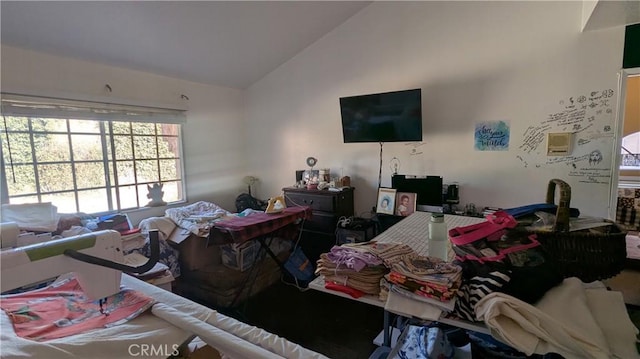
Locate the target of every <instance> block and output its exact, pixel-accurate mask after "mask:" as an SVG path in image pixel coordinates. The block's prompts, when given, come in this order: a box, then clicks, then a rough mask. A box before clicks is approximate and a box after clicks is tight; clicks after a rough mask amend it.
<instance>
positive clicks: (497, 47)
mask: <svg viewBox="0 0 640 359" xmlns="http://www.w3.org/2000/svg"><path fill="white" fill-rule="evenodd" d="M581 22H582V3H581V2H431V1H427V2H374V3H372V4H371V5H369V6H368V7H366V8H364V9H363V10H362V11H361V12H359V13H358V14H356V15H355V16H354V17H352V18H351V19H349V20H348V21H347V22H345V23H344V24H342V25H341V26H340V27H338V28H336V29H335V30H334V31H332V32H331V33H329V34H328V35H326V36H325V37H324V38H322V39H321V40H319V41H317V42H316V43H315V44H313V45H312V46H310V47H308V48H307V49H305V50H304V51H303V52H301V53H300V54H298V55H297V56H296V57H294V58H293V59H291V60H290V61H288V62H287V63H285V64H284V65H282V66H280V67H279V68H278V69H276V70H275V71H273V72H272V73H270V74H269V75H268V76H266V77H265V78H264V79H262V80H261V81H259V82H257V83H256V84H254V85H253V86H252V87H250V88H249V89H248V90H247V93H246V105H245V111H246V120H247V123H248V124H250V125H249V126H248V127H247V131H248V139H249V140H248V143H247V146H249V147H248V151H249V152H248V155H249V159H248V161H249V167H248V168H251V170H252V171H253V172H255V173H254V174H256V175H258V176H260V177H261V178H262V179H263V183H262V187H261V193H264V194H265V195H264V196H265V197H266V196H269V195H270V194H276V193H279V192H280V189H281V188H282V187H283V186H288V185H291V184H293V183H294V180H295V177H294V171H295V170H296V169H304V168H305V167H306V165H305V158H306V157H308V156H314V157H317V158H318V160H319V161H318V165H317V167H316V168H325V167H329V168H331V171H332V172H333V173H335V172H338V173H339V174H343V175H349V176H351V179H352V184H353V185H354V186H355V187H356V192H355V193H356V212H357V213H358V214H361V213H363V212H368V211H370V209H371V207H372V206H374V205H375V196H376V188H377V182H378V167H379V164H378V162H379V159H378V155H379V145H378V144H344V143H343V141H342V132H341V131H342V130H341V125H340V111H339V104H338V98H339V97H342V96H351V95H359V94H367V93H376V92H385V91H393V90H403V89H409V88H418V87H419V88H422V96H423V127H424V131H423V132H424V136H423V137H424V141H423V143H422V144H421V145H420V146H414V145H412V144H404V143H400V144H397V143H395V144H394V143H389V144H385V145H384V158H383V166H382V171H383V181H382V185H383V186H390V175H391V174H390V172H391V171H390V169H389V161H390V159H391V158H392V157H394V156H396V157H398V158H399V159H400V161H401V168H400V173H403V174H413V175H426V174H429V175H441V176H443V177H444V180H445V182H451V181H457V182H459V183H460V186H461V189H460V195H461V204H463V205H464V204H465V203H469V202H472V203H475V204H476V205H477V206H485V205H494V206H502V207H512V206H518V205H523V204H529V203H536V202H544V198H545V193H546V186H547V183H548V181H549V179H551V178H554V177H559V178H562V179H564V180H567V181H568V182H569V183H570V184H571V186H572V189H573V201H572V206H575V207H578V208H580V209H581V210H582V212H583V213H584V214H592V215H599V216H607V207H608V201H609V191H610V175H611V158H610V157H611V154H612V148H613V141H612V136H613V135H612V134H613V133H614V132H615V131H614V129H606V126H613V124H614V122H615V121H614V117H615V113H616V107H615V106H616V104H615V101H616V99H617V90H618V82H617V81H618V80H617V73H618V71H619V70H620V68H621V63H622V52H623V41H624V28H623V27H618V28H613V29H608V30H600V31H593V32H585V33H582V32H581V31H580V29H581ZM609 89H612V90H614V95H613V97H611V98H609V100H610V104H609V107H600V108H599V109H601V110H603V111H602V112H601V113H599V114H597V115H595V113H594V114H593V116H594V118H593V119H589V117H590V116H591V112H590V111H591V109H590V108H589V109H588V112H587V114H586V116H584V118H583V119H582V120H581V121H580V125H581V126H582V128H583V129H584V128H585V127H587V130H584V131H581V132H580V133H578V135H577V140H580V141H579V143H578V141H577V140H576V143H575V149H574V150H573V152H572V154H571V157H564V158H561V161H560V163H556V164H553V163H547V162H548V160H549V158H547V156H546V152H544V151H543V150H544V148H543V147H544V143H542V144H540V146H539V148H537V149H536V150H534V151H533V152H532V153H525V152H524V151H523V150H522V149H520V148H519V146H521V145H522V144H523V143H524V133H525V130H526V129H527V127H528V126H540V125H541V124H542V122H543V121H545V120H547V118H548V117H549V115H550V114H554V113H557V112H560V111H562V110H564V109H565V107H566V106H567V105H568V104H569V103H570V102H569V101H570V100H573V99H577V98H578V96H580V95H585V94H586V95H587V96H590V95H591V92H595V93H596V94H600V93H601V92H602V91H607V90H609ZM611 104H612V105H611ZM603 106H604V105H603ZM610 109H612V111H609V110H610ZM497 120H505V121H508V122H509V124H510V127H511V142H510V146H509V150H508V151H490V152H482V151H475V150H474V129H475V125H476V123H478V122H482V121H497ZM589 125H591V126H589ZM574 130H575V129H573V128H572V127H571V126H569V128H567V126H559V124H557V123H553V126H551V127H550V128H549V129H546V131H547V132H548V131H563V132H564V131H568V132H572V131H574ZM543 134H544V133H543ZM593 149H598V150H600V151H601V152H602V153H603V155H604V161H603V162H602V163H599V164H598V165H597V168H592V166H591V165H590V164H589V163H588V158H587V156H588V155H589V153H590V151H592V150H593ZM416 153H417V154H416ZM518 156H520V157H518ZM525 162H526V164H525ZM574 164H575V165H576V167H575V168H573V166H572V165H574ZM525 166H526V167H525ZM580 171H583V172H580ZM584 171H586V172H584ZM589 171H591V172H589ZM603 173H604V176H603V177H602V176H600V177H598V176H594V174H595V175H602V174H603ZM570 174H571V175H570ZM586 182H602V183H586Z"/></svg>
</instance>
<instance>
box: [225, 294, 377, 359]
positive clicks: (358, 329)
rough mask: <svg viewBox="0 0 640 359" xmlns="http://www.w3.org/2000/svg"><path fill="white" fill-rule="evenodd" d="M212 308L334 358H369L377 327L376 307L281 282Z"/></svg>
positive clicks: (372, 349)
mask: <svg viewBox="0 0 640 359" xmlns="http://www.w3.org/2000/svg"><path fill="white" fill-rule="evenodd" d="M218 310H219V311H220V312H222V313H224V314H226V315H228V316H231V317H234V318H236V319H238V320H241V321H243V322H245V323H249V324H251V325H255V326H257V327H259V328H263V329H265V330H267V331H269V332H271V333H274V334H277V335H279V336H281V337H284V338H287V339H288V340H290V341H292V342H294V343H297V344H300V345H302V346H304V347H305V348H308V349H311V350H313V351H316V352H319V353H322V354H324V355H326V356H328V357H329V358H334V359H341V358H345V359H346V358H348V359H360V358H365V359H366V358H369V356H370V355H371V353H373V351H374V350H375V349H376V345H374V344H373V339H374V338H375V337H376V336H377V335H378V333H379V332H380V331H381V330H382V327H383V310H382V308H378V307H374V306H371V305H368V304H364V303H360V302H356V301H353V300H349V299H346V298H341V297H337V296H334V295H331V294H327V293H323V292H319V291H316V290H312V289H307V290H305V291H300V290H298V289H297V288H295V287H294V286H291V285H288V284H285V283H283V282H278V283H276V284H274V285H272V286H271V287H269V288H267V289H266V290H264V291H262V292H261V293H259V294H257V295H255V296H253V297H252V298H250V299H249V300H247V301H246V302H244V303H242V304H241V305H239V306H238V307H237V308H235V310H223V309H218Z"/></svg>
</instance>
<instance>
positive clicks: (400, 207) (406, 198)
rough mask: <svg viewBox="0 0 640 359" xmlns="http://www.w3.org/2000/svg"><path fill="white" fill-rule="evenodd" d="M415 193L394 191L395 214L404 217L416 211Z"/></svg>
mask: <svg viewBox="0 0 640 359" xmlns="http://www.w3.org/2000/svg"><path fill="white" fill-rule="evenodd" d="M416 196H417V194H416V193H411V192H398V193H396V213H395V214H396V216H403V217H406V216H408V215H410V214H411V213H413V212H415V211H416Z"/></svg>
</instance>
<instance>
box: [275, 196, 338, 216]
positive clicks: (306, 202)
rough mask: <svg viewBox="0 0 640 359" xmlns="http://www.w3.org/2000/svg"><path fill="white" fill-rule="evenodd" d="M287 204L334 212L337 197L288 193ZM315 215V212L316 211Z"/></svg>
mask: <svg viewBox="0 0 640 359" xmlns="http://www.w3.org/2000/svg"><path fill="white" fill-rule="evenodd" d="M285 202H286V203H287V206H309V207H311V209H312V210H313V211H323V212H334V211H335V209H336V205H335V197H334V196H324V195H320V194H317V195H315V194H309V193H286V196H285ZM314 215H315V213H314Z"/></svg>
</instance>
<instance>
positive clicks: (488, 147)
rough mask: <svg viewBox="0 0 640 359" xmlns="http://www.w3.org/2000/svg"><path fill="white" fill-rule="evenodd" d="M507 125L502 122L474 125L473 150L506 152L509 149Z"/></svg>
mask: <svg viewBox="0 0 640 359" xmlns="http://www.w3.org/2000/svg"><path fill="white" fill-rule="evenodd" d="M509 134H510V132H509V124H508V123H506V122H504V121H493V122H480V123H477V124H476V131H475V149H476V150H478V151H506V150H508V149H509Z"/></svg>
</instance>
